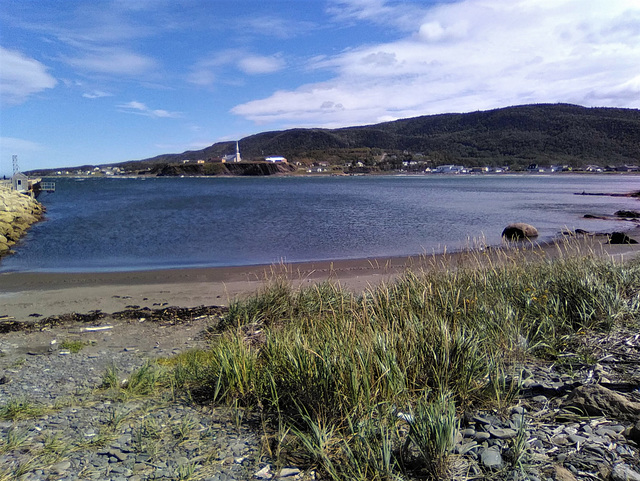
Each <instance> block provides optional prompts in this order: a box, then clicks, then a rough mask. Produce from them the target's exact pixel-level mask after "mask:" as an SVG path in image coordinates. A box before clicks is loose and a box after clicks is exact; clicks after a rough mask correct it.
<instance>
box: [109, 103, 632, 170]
mask: <svg viewBox="0 0 640 481" xmlns="http://www.w3.org/2000/svg"><path fill="white" fill-rule="evenodd" d="M239 143H240V150H241V152H242V157H243V159H245V160H261V159H263V158H264V157H265V156H267V155H282V156H284V157H286V158H287V159H288V160H289V161H290V162H296V161H298V162H302V163H305V164H310V163H312V162H328V163H330V164H345V163H355V162H362V163H364V164H366V165H368V166H371V165H377V166H378V167H379V168H381V169H383V170H388V169H393V168H397V167H398V166H399V165H401V162H402V161H403V160H408V159H409V160H410V159H416V158H418V159H421V160H423V161H426V162H428V163H432V164H434V165H438V164H450V163H455V164H462V165H466V166H484V165H486V166H502V165H508V166H510V167H511V168H519V167H520V168H521V167H526V166H527V165H529V164H530V163H538V164H568V165H571V166H573V167H583V166H586V165H588V164H599V165H603V166H604V165H624V164H638V163H640V110H636V109H619V108H586V107H580V106H577V105H569V104H537V105H523V106H515V107H507V108H501V109H495V110H489V111H482V112H480V111H478V112H470V113H461V114H440V115H427V116H421V117H415V118H409V119H402V120H396V121H393V122H384V123H380V124H375V125H366V126H359V127H347V128H340V129H316V128H313V129H301V128H297V129H290V130H284V131H276V132H263V133H259V134H256V135H252V136H249V137H245V138H243V139H241V140H240V141H239ZM234 152H235V142H219V143H216V144H213V145H211V146H210V147H207V148H205V149H202V150H196V151H187V152H183V153H181V154H165V155H159V156H157V157H153V158H149V159H144V160H140V161H129V162H121V163H119V164H112V165H118V166H120V167H124V168H125V169H126V170H139V169H143V168H154V166H155V165H156V164H171V163H177V162H182V161H184V160H186V159H188V160H199V159H203V160H215V159H219V158H220V157H222V156H224V155H226V154H231V153H234Z"/></svg>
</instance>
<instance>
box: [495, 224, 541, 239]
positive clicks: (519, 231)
mask: <svg viewBox="0 0 640 481" xmlns="http://www.w3.org/2000/svg"><path fill="white" fill-rule="evenodd" d="M502 237H504V238H505V239H507V240H520V239H533V238H534V237H538V229H536V228H535V227H533V226H532V225H529V224H525V223H524V222H516V223H515V224H509V225H508V226H507V227H505V228H504V230H503V231H502Z"/></svg>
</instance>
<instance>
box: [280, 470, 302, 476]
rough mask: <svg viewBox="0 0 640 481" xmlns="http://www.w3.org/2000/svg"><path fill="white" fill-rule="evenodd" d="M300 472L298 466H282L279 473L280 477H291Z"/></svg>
mask: <svg viewBox="0 0 640 481" xmlns="http://www.w3.org/2000/svg"><path fill="white" fill-rule="evenodd" d="M298 474H300V470H299V469H298V468H282V469H281V470H280V473H279V474H278V477H279V478H289V477H291V476H297V475H298Z"/></svg>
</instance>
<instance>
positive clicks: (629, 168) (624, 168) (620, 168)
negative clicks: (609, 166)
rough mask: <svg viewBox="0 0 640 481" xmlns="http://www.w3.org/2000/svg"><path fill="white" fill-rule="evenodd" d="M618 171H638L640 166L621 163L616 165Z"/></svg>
mask: <svg viewBox="0 0 640 481" xmlns="http://www.w3.org/2000/svg"><path fill="white" fill-rule="evenodd" d="M616 170H617V171H618V172H638V170H640V168H639V167H638V166H637V165H621V166H618V167H616Z"/></svg>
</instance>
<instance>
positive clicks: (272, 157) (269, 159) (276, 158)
mask: <svg viewBox="0 0 640 481" xmlns="http://www.w3.org/2000/svg"><path fill="white" fill-rule="evenodd" d="M264 160H265V162H286V161H287V159H285V158H284V157H282V156H281V155H270V156H269V157H265V158H264Z"/></svg>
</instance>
